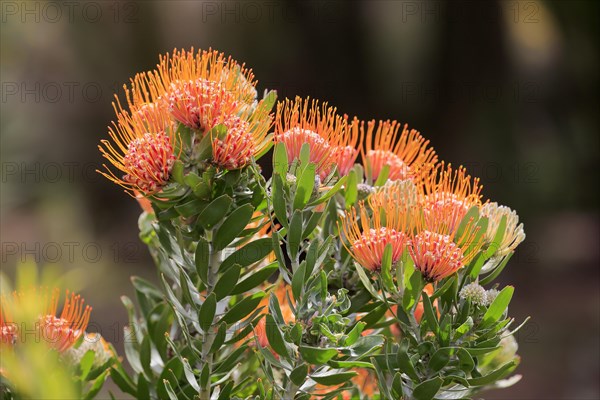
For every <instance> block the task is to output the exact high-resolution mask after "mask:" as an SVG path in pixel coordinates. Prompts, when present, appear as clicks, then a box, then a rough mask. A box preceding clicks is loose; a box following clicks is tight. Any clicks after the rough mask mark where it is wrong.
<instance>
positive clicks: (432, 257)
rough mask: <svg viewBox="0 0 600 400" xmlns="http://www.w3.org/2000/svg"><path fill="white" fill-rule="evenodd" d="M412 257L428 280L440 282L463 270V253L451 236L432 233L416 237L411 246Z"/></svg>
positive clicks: (416, 266) (425, 232)
mask: <svg viewBox="0 0 600 400" xmlns="http://www.w3.org/2000/svg"><path fill="white" fill-rule="evenodd" d="M409 252H410V255H411V257H412V259H413V261H414V263H415V268H417V269H418V270H419V271H421V273H422V274H423V277H425V279H426V280H428V281H430V282H432V281H439V280H440V279H443V278H445V277H447V276H450V275H452V274H453V273H454V272H456V271H458V270H459V269H460V268H462V266H463V264H462V251H461V249H460V247H458V246H457V245H456V243H454V242H453V241H452V240H451V239H450V237H449V236H447V235H441V234H439V233H434V232H430V231H423V232H421V233H419V234H418V235H416V236H415V237H414V238H413V239H412V240H411V242H410V245H409Z"/></svg>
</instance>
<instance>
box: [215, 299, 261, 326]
mask: <svg viewBox="0 0 600 400" xmlns="http://www.w3.org/2000/svg"><path fill="white" fill-rule="evenodd" d="M263 297H265V292H262V291H261V292H257V293H254V294H252V295H251V296H249V297H245V298H243V299H242V300H240V301H239V302H238V303H236V304H235V305H234V306H233V307H232V308H231V309H230V310H229V311H227V312H226V313H225V315H223V317H222V318H221V321H224V322H226V323H228V324H233V323H235V322H238V321H240V320H242V319H243V318H245V317H246V316H247V315H248V314H250V313H252V311H254V310H255V309H256V307H257V306H258V305H259V304H260V301H261V300H262V299H263Z"/></svg>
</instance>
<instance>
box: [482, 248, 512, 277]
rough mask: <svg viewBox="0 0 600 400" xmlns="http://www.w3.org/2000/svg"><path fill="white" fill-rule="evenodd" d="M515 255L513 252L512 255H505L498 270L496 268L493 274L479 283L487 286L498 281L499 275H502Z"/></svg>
mask: <svg viewBox="0 0 600 400" xmlns="http://www.w3.org/2000/svg"><path fill="white" fill-rule="evenodd" d="M513 254H515V253H514V252H512V251H511V252H510V253H508V254H507V255H505V256H504V258H503V259H502V262H501V263H500V264H499V265H498V266H497V267H496V268H494V271H493V272H491V273H490V274H489V275H486V277H485V278H483V279H481V280H480V281H479V283H480V284H481V285H487V284H489V283H491V282H493V281H494V279H496V278H497V277H498V275H500V273H501V272H502V271H503V270H504V268H505V267H506V264H507V263H508V260H510V258H511V257H512V256H513Z"/></svg>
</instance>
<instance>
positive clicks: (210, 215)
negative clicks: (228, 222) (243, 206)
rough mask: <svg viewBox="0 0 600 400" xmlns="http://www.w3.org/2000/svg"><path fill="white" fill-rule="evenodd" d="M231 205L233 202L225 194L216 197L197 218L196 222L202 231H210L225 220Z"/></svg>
mask: <svg viewBox="0 0 600 400" xmlns="http://www.w3.org/2000/svg"><path fill="white" fill-rule="evenodd" d="M231 203H233V200H232V199H231V197H229V196H227V195H226V194H224V195H222V196H220V197H217V198H216V199H214V200H213V201H212V202H211V203H210V204H209V205H208V206H206V208H205V209H204V211H202V213H201V214H200V215H199V216H198V221H199V222H200V224H201V225H202V226H203V227H204V229H212V228H213V227H214V226H215V225H216V224H218V223H219V222H221V221H222V220H223V218H225V215H226V214H227V211H229V207H231Z"/></svg>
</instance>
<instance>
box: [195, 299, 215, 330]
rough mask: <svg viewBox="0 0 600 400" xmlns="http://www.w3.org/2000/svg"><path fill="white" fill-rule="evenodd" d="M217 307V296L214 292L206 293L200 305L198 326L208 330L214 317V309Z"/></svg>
mask: <svg viewBox="0 0 600 400" xmlns="http://www.w3.org/2000/svg"><path fill="white" fill-rule="evenodd" d="M216 309H217V298H216V295H215V293H214V292H213V293H211V294H210V295H208V297H207V298H206V300H204V303H202V307H200V312H199V315H198V318H199V319H200V321H199V322H200V328H202V330H203V331H204V332H208V330H209V329H210V327H211V326H212V323H213V319H214V317H215V311H216Z"/></svg>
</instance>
